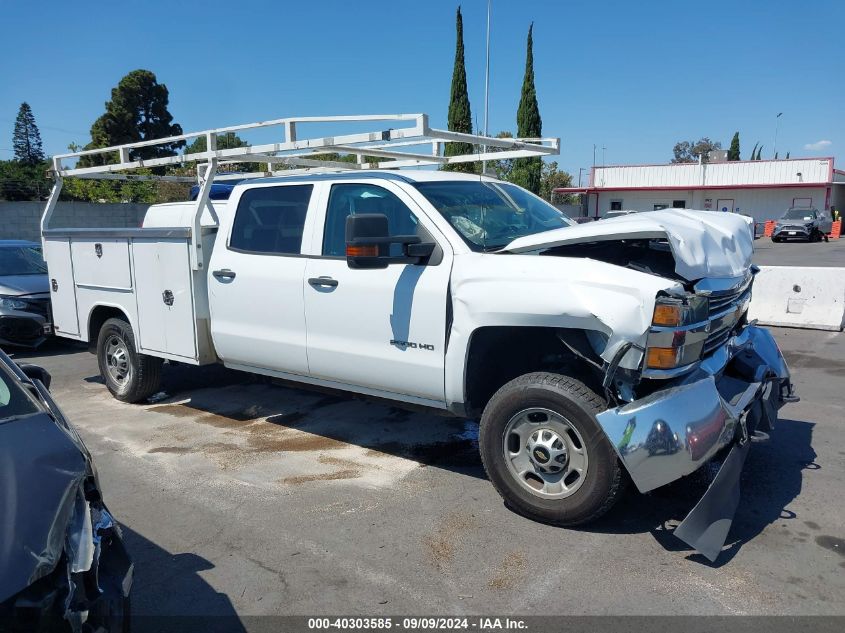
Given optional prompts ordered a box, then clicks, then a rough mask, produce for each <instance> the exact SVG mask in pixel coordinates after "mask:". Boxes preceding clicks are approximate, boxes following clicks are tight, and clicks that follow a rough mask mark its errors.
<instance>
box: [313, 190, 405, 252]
mask: <svg viewBox="0 0 845 633" xmlns="http://www.w3.org/2000/svg"><path fill="white" fill-rule="evenodd" d="M356 213H382V214H384V215H386V216H387V226H388V229H389V231H390V235H417V226H418V222H417V218H416V216H415V215H414V214H413V213H412V212H411V210H410V209H409V208H408V207H407V206H405V203H403V202H402V201H401V200H400V199H399V198H397V197H396V196H395V195H394V194H393V193H391V192H390V191H388V190H387V189H383V188H381V187H377V186H375V185H356V184H348V185H333V186H332V191H331V195H330V196H329V206H328V209H327V210H326V226H325V229H324V231H323V255H329V256H332V257H345V256H346V218H347V216H350V215H355V214H356ZM401 255H402V245H401V244H391V245H390V256H391V257H398V256H401Z"/></svg>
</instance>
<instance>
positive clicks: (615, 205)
mask: <svg viewBox="0 0 845 633" xmlns="http://www.w3.org/2000/svg"><path fill="white" fill-rule="evenodd" d="M610 210H611V211H621V210H622V200H611V201H610Z"/></svg>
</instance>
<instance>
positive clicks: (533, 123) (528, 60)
mask: <svg viewBox="0 0 845 633" xmlns="http://www.w3.org/2000/svg"><path fill="white" fill-rule="evenodd" d="M516 127H517V134H516V135H517V136H518V137H519V138H539V137H540V136H542V134H543V121H542V119H541V118H540V106H539V105H538V104H537V90H536V88H535V87H534V23H533V22H532V23H531V26H529V27H528V42H527V46H526V54H525V76H524V77H523V79H522V94H521V96H520V98H519V108H518V109H517V112H516ZM542 170H543V159H542V158H540V157H539V156H538V157H531V158H518V159H516V160H515V161H514V168H513V172H512V175H511V180H512V181H513V182H515V183H516V184H518V185H520V186H522V187H525V188H526V189H528V190H529V191H531V192H533V193H536V194H539V193H540V181H541V180H542Z"/></svg>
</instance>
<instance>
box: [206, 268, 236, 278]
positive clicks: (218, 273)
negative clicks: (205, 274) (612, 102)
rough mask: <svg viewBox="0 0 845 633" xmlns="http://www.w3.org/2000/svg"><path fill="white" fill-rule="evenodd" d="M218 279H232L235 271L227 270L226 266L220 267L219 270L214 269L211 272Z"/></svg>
mask: <svg viewBox="0 0 845 633" xmlns="http://www.w3.org/2000/svg"><path fill="white" fill-rule="evenodd" d="M211 274H212V275H214V276H215V277H217V278H218V279H234V278H235V271H234V270H229V269H228V268H222V269H220V270H215V271H214V272H212V273H211Z"/></svg>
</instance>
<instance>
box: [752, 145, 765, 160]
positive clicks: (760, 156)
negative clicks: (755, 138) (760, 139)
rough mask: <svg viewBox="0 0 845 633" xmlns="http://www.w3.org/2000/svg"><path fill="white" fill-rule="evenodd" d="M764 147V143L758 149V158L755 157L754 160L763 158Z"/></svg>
mask: <svg viewBox="0 0 845 633" xmlns="http://www.w3.org/2000/svg"><path fill="white" fill-rule="evenodd" d="M763 147H764V146H763V145H761V146H760V147H759V148H758V149H757V158H755V159H754V160H763Z"/></svg>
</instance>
